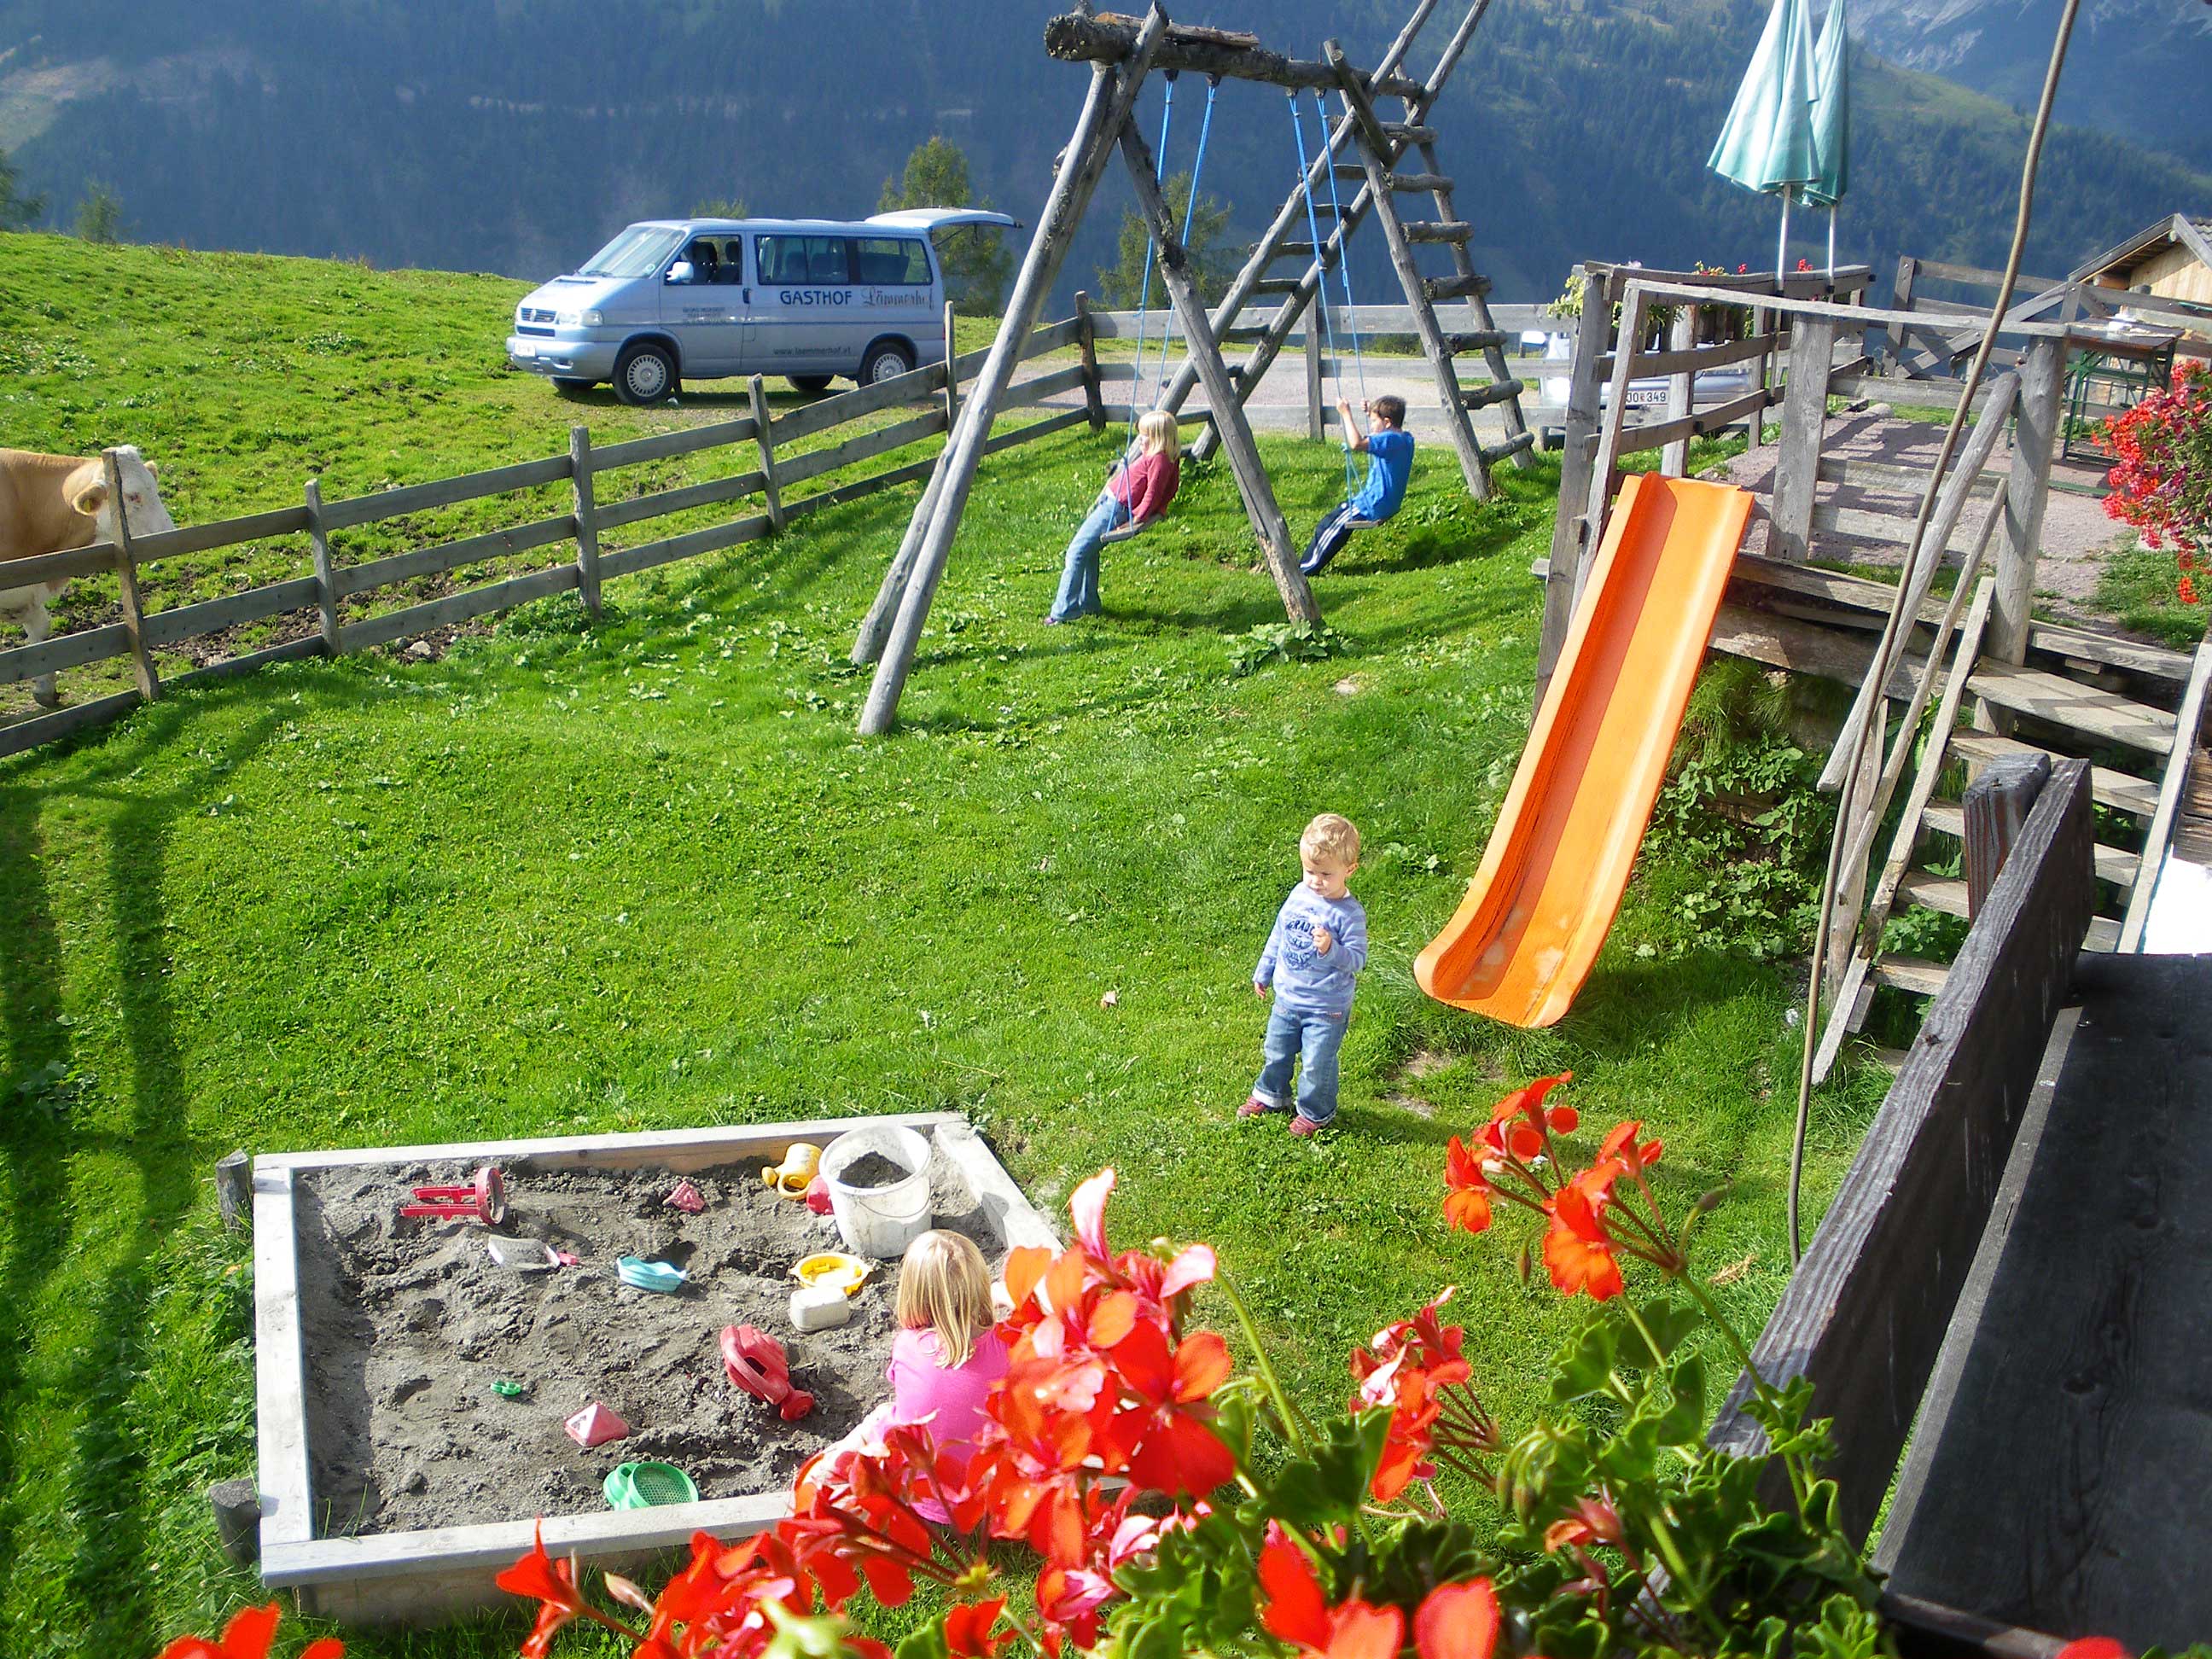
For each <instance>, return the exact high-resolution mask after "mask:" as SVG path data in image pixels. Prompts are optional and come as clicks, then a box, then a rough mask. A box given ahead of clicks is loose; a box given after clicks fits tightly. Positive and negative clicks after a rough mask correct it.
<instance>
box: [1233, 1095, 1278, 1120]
mask: <svg viewBox="0 0 2212 1659" xmlns="http://www.w3.org/2000/svg"><path fill="white" fill-rule="evenodd" d="M1273 1110H1274V1108H1273V1106H1270V1105H1269V1104H1267V1102H1266V1101H1264V1100H1262V1099H1261V1098H1260V1097H1259V1096H1257V1095H1251V1096H1249V1097H1246V1099H1245V1102H1244V1103H1243V1105H1242V1106H1239V1107H1238V1108H1237V1116H1239V1117H1265V1116H1266V1115H1267V1114H1268V1113H1270V1112H1272V1111H1273Z"/></svg>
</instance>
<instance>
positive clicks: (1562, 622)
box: [1536, 264, 1614, 707]
mask: <svg viewBox="0 0 2212 1659" xmlns="http://www.w3.org/2000/svg"><path fill="white" fill-rule="evenodd" d="M1613 283H1614V278H1613V276H1611V275H1610V274H1609V273H1608V272H1607V271H1606V270H1604V269H1603V268H1602V267H1601V266H1598V265H1595V264H1585V265H1584V266H1583V309H1582V315H1581V316H1580V318H1578V319H1577V321H1576V324H1575V356H1574V363H1573V367H1572V368H1571V369H1570V370H1569V372H1568V379H1567V406H1566V410H1565V413H1564V414H1563V415H1562V416H1560V422H1561V424H1562V425H1563V426H1565V428H1566V448H1565V453H1563V454H1562V456H1561V458H1560V461H1559V508H1558V512H1557V514H1556V516H1555V517H1554V518H1553V522H1552V554H1551V560H1550V562H1549V563H1548V564H1547V566H1546V567H1545V571H1544V620H1543V626H1542V629H1541V634H1540V635H1539V637H1538V642H1537V647H1536V702H1537V704H1538V706H1539V707H1541V706H1542V703H1543V701H1544V688H1545V687H1546V686H1547V685H1548V684H1550V683H1551V678H1552V669H1553V665H1556V664H1557V663H1558V661H1559V651H1560V648H1561V647H1563V646H1565V643H1566V639H1567V623H1568V622H1569V620H1570V619H1571V617H1573V615H1574V608H1575V582H1576V576H1577V572H1578V571H1579V570H1580V568H1581V567H1582V562H1583V559H1584V558H1586V557H1587V556H1589V549H1588V548H1586V547H1585V545H1584V544H1583V534H1584V532H1585V531H1586V530H1587V529H1588V527H1589V526H1588V522H1587V519H1586V516H1585V515H1586V514H1587V513H1588V511H1589V496H1590V489H1591V476H1592V470H1593V469H1592V465H1591V463H1592V460H1593V459H1594V455H1595V447H1594V445H1593V444H1592V443H1591V442H1590V440H1592V439H1594V438H1595V437H1596V435H1597V422H1598V362H1599V360H1600V359H1601V357H1603V356H1604V355H1605V350H1606V337H1607V332H1608V331H1610V330H1611V328H1612V326H1613Z"/></svg>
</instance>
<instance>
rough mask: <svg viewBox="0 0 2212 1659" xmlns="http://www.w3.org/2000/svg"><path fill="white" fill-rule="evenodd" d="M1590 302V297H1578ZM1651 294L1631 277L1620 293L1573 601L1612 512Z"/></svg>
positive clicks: (1577, 561)
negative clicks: (1622, 433) (1609, 378)
mask: <svg viewBox="0 0 2212 1659" xmlns="http://www.w3.org/2000/svg"><path fill="white" fill-rule="evenodd" d="M1583 303H1584V304H1585V305H1587V304H1588V303H1589V296H1588V295H1584V296H1583ZM1650 307H1651V295H1650V290H1649V289H1646V288H1645V287H1644V284H1643V283H1639V282H1638V281H1636V280H1635V279H1634V278H1631V279H1630V280H1629V283H1628V286H1627V287H1626V288H1625V289H1622V290H1621V295H1620V328H1619V329H1618V330H1617V331H1615V332H1616V337H1615V339H1614V341H1613V380H1612V382H1611V384H1610V385H1609V386H1607V388H1606V394H1605V414H1604V416H1603V417H1602V418H1601V419H1600V420H1599V422H1598V427H1597V448H1596V450H1595V453H1593V455H1592V457H1591V459H1590V477H1589V501H1587V502H1586V503H1585V504H1584V506H1583V534H1582V544H1581V550H1580V551H1579V552H1578V553H1577V556H1576V560H1575V588H1574V598H1575V599H1576V601H1577V603H1579V602H1580V600H1581V599H1582V596H1583V583H1585V582H1586V581H1588V580H1589V573H1590V568H1591V566H1592V565H1593V564H1595V562H1596V555H1597V550H1598V546H1599V544H1600V543H1601V542H1602V541H1603V540H1604V538H1605V520H1606V516H1607V514H1608V513H1611V512H1612V511H1613V474H1614V472H1615V471H1618V470H1619V468H1620V429H1621V427H1622V426H1623V425H1624V424H1625V423H1626V421H1627V419H1628V394H1629V388H1630V387H1631V386H1633V385H1634V384H1635V381H1636V359H1637V356H1638V353H1639V352H1641V351H1642V350H1643V349H1644V330H1645V329H1646V328H1647V327H1649V326H1650V317H1651V309H1650Z"/></svg>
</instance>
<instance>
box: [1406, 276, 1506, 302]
mask: <svg viewBox="0 0 2212 1659" xmlns="http://www.w3.org/2000/svg"><path fill="white" fill-rule="evenodd" d="M1421 292H1422V293H1424V294H1425V295H1428V296H1429V299H1430V301H1431V303H1434V302H1435V301H1438V300H1479V299H1480V298H1481V297H1482V296H1483V295H1486V294H1487V293H1489V292H1490V278H1489V277H1487V276H1483V275H1482V274H1480V272H1477V273H1476V274H1475V275H1474V276H1431V277H1429V278H1427V279H1426V280H1425V281H1424V282H1423V283H1422V284H1421Z"/></svg>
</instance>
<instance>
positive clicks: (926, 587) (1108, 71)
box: [854, 7, 1168, 737]
mask: <svg viewBox="0 0 2212 1659" xmlns="http://www.w3.org/2000/svg"><path fill="white" fill-rule="evenodd" d="M1167 26H1168V20H1167V14H1166V13H1164V12H1163V11H1161V10H1160V9H1158V7H1155V8H1154V9H1152V11H1151V13H1149V14H1148V15H1146V19H1145V24H1144V27H1143V28H1142V29H1141V30H1140V31H1139V34H1138V37H1137V44H1136V46H1135V47H1134V48H1133V50H1132V51H1131V52H1130V53H1129V55H1128V57H1127V58H1125V59H1124V60H1123V61H1122V63H1121V66H1120V67H1119V68H1118V69H1115V68H1110V67H1109V66H1107V65H1105V64H1100V65H1098V66H1097V68H1096V69H1094V70H1092V71H1091V91H1090V94H1089V95H1088V97H1087V98H1086V99H1085V101H1084V106H1083V113H1082V114H1081V115H1079V117H1077V118H1076V123H1075V132H1074V135H1073V137H1071V138H1070V139H1069V141H1068V145H1067V149H1066V150H1065V151H1064V152H1063V153H1062V159H1061V161H1060V172H1059V174H1058V175H1057V176H1056V177H1055V178H1054V180H1053V185H1052V193H1051V194H1050V195H1049V196H1048V197H1047V198H1046V200H1045V205H1044V211H1043V212H1042V213H1041V214H1039V215H1038V216H1037V228H1036V233H1035V234H1034V235H1033V236H1032V237H1031V238H1030V247H1029V252H1028V253H1027V255H1025V256H1024V258H1023V260H1022V268H1021V270H1020V272H1019V273H1018V275H1017V276H1015V278H1014V289H1013V293H1012V295H1011V296H1010V297H1009V299H1008V301H1007V302H1006V315H1005V317H1004V318H1003V319H1001V320H1000V324H999V333H998V337H997V338H996V339H994V341H992V343H991V354H990V356H988V357H987V358H986V359H985V360H984V363H983V372H982V373H981V374H979V375H977V376H976V378H975V386H974V388H973V389H972V390H971V391H970V392H969V394H968V404H967V407H966V409H965V410H963V411H962V418H961V422H960V426H959V428H958V430H957V431H956V432H954V433H953V434H952V436H951V441H949V442H948V443H947V444H946V445H945V451H944V453H943V455H942V456H941V457H940V459H939V462H938V472H937V476H936V477H933V479H932V480H931V487H930V491H929V492H927V493H925V494H924V495H923V497H922V500H921V504H920V505H919V506H918V507H916V508H915V522H914V523H913V524H911V525H909V526H908V535H909V536H911V537H914V538H915V551H914V553H913V555H912V562H911V567H910V568H911V574H906V573H904V572H901V571H900V570H898V568H897V565H898V562H899V561H898V560H896V559H895V560H894V561H893V562H892V564H893V568H892V569H890V571H887V572H886V573H885V574H884V586H886V587H888V586H890V583H891V580H892V579H893V578H894V577H896V578H897V579H898V582H899V586H900V588H901V589H902V591H901V592H900V593H899V596H898V598H897V599H896V605H897V614H896V617H893V618H892V619H891V622H890V632H889V635H887V637H886V638H885V639H884V643H883V647H882V650H881V659H880V660H879V661H878V663H877V665H876V677H875V679H874V681H873V682H872V684H870V685H869V687H868V696H867V700H866V702H864V703H863V704H862V705H861V708H860V734H861V735H862V736H863V737H875V736H879V735H881V734H882V733H884V732H888V731H890V726H891V721H892V720H893V719H894V718H895V717H896V715H897V713H898V703H899V696H900V694H901V693H902V692H903V691H904V690H906V679H907V675H908V673H909V672H911V671H912V670H913V667H914V653H915V649H916V647H919V646H920V644H921V629H922V623H924V622H925V621H926V620H927V618H928V616H929V606H930V601H931V600H933V599H935V598H936V596H937V584H938V583H939V580H942V579H943V577H944V574H945V560H946V559H947V558H949V557H950V556H951V552H952V539H953V538H954V537H955V536H956V535H957V534H958V533H959V530H960V515H961V513H962V512H963V511H964V510H965V508H966V507H967V505H968V492H969V490H970V489H973V488H974V487H975V467H976V464H977V463H978V462H979V461H981V459H982V454H983V441H984V440H985V439H986V438H987V436H989V435H990V430H991V420H992V417H993V416H994V415H996V414H997V412H998V408H999V400H1000V398H1003V397H1005V396H1006V387H1007V386H1008V385H1009V384H1010V383H1011V382H1012V379H1013V374H1014V365H1015V363H1016V362H1018V361H1019V359H1020V356H1021V351H1022V348H1023V347H1024V345H1026V344H1027V343H1029V337H1030V331H1031V330H1032V329H1034V328H1035V327H1036V320H1037V314H1038V312H1039V311H1040V309H1041V308H1042V307H1043V305H1044V299H1045V295H1046V294H1047V293H1048V292H1049V291H1050V289H1051V288H1052V280H1053V277H1054V276H1055V275H1057V274H1058V272H1059V270H1060V260H1061V258H1063V257H1065V255H1066V252H1067V246H1068V243H1069V242H1070V241H1071V240H1073V237H1074V235H1075V231H1076V228H1077V226H1078V225H1079V224H1080V223H1081V222H1082V220H1083V210H1084V209H1085V208H1086V207H1088V206H1089V205H1090V203H1091V192H1092V191H1095V190H1097V187H1098V179H1099V177H1100V175H1101V174H1103V173H1104V172H1105V170H1106V164H1107V162H1108V161H1109V159H1110V158H1111V157H1112V155H1113V146H1114V139H1115V135H1116V134H1117V133H1119V131H1121V128H1122V127H1123V126H1124V125H1127V122H1128V119H1129V112H1130V110H1131V109H1132V108H1133V107H1134V106H1135V104H1136V101H1137V91H1138V88H1139V87H1141V86H1142V85H1143V84H1144V79H1145V76H1146V72H1147V71H1149V70H1150V69H1151V68H1152V55H1153V54H1154V53H1155V52H1158V49H1159V43H1160V41H1161V40H1162V38H1163V37H1164V36H1165V34H1166V33H1167ZM903 556H905V555H904V551H903V549H902V557H903ZM882 599H883V596H882V594H881V593H878V603H879V604H880V603H881V602H882ZM871 615H873V613H871ZM866 628H867V625H866V623H864V624H863V635H864V637H863V638H862V639H861V640H860V641H856V642H855V643H854V655H855V657H858V656H859V655H860V647H861V646H862V645H864V644H866V638H865V634H866Z"/></svg>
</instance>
